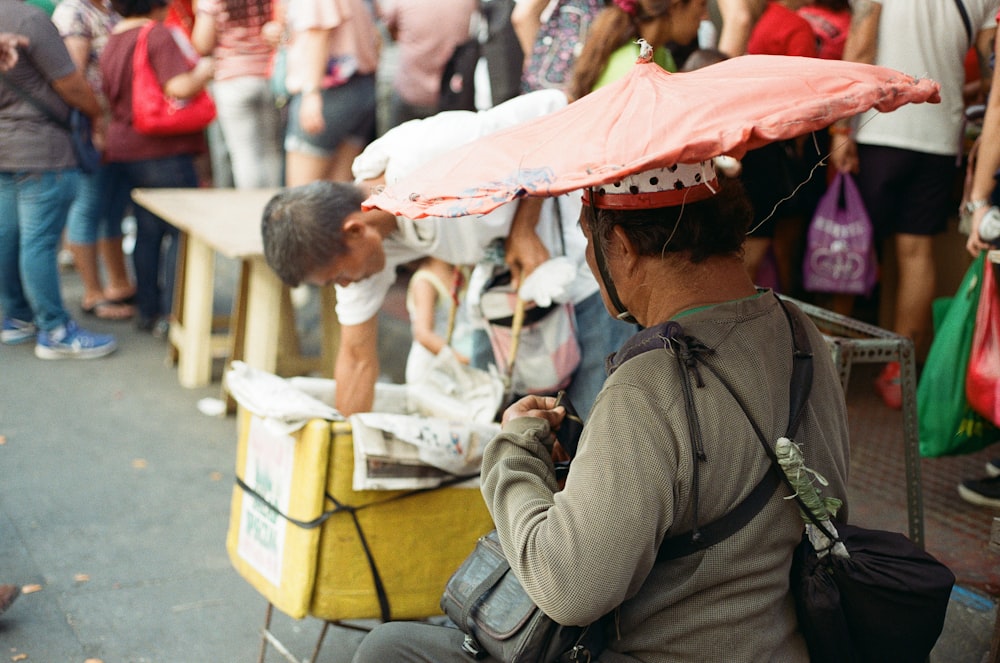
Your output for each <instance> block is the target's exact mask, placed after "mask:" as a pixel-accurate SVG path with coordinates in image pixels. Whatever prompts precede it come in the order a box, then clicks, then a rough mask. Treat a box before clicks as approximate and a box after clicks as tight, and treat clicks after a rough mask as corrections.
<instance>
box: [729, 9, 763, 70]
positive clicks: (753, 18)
mask: <svg viewBox="0 0 1000 663" xmlns="http://www.w3.org/2000/svg"><path fill="white" fill-rule="evenodd" d="M718 5H719V13H720V14H721V15H722V30H721V31H720V33H719V50H720V51H722V52H723V53H725V54H726V55H728V56H729V57H736V56H738V55H746V52H747V42H749V41H750V33H751V32H752V31H753V26H754V25H755V24H756V23H757V19H759V18H760V15H761V14H763V13H764V10H765V9H766V8H767V0H718Z"/></svg>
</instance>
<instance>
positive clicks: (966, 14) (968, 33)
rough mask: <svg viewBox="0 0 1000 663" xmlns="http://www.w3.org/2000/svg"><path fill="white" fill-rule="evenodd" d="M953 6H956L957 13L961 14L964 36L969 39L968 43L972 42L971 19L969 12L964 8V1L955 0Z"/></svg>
mask: <svg viewBox="0 0 1000 663" xmlns="http://www.w3.org/2000/svg"><path fill="white" fill-rule="evenodd" d="M955 6H956V7H957V8H958V13H959V14H961V15H962V25H964V26H965V37H966V38H967V39H968V40H969V44H970V45H971V44H972V20H971V19H970V18H969V12H968V10H966V9H965V3H963V2H962V0H955Z"/></svg>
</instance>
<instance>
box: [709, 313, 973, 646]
mask: <svg viewBox="0 0 1000 663" xmlns="http://www.w3.org/2000/svg"><path fill="white" fill-rule="evenodd" d="M785 310H786V314H789V322H790V323H791V325H792V338H793V340H794V343H795V354H794V357H795V359H799V358H801V357H808V358H809V360H810V362H811V357H812V348H811V344H810V342H809V337H808V336H807V335H806V334H805V333H804V332H803V331H802V330H801V328H799V329H797V327H799V326H800V325H799V323H798V321H797V320H796V319H795V317H794V316H792V315H791V314H790V309H789V308H788V307H786V309H785ZM695 357H696V358H697V359H698V360H699V363H700V364H701V366H703V367H705V368H706V369H708V371H709V372H710V373H712V374H713V375H714V376H715V377H716V378H718V380H719V381H720V382H722V384H723V386H724V387H725V388H726V390H727V391H729V393H730V394H731V395H732V396H733V398H734V399H735V400H736V402H737V403H738V404H739V406H740V408H741V409H742V410H743V412H744V414H745V415H746V417H747V419H748V420H749V421H750V424H751V427H752V428H753V429H754V432H755V434H756V436H757V439H758V441H759V442H760V444H761V446H762V447H763V449H764V452H765V453H766V454H767V456H768V458H769V459H770V460H771V471H772V472H774V473H776V474H777V475H778V478H779V479H780V480H781V482H783V483H784V484H785V485H786V486H787V487H788V489H789V491H790V492H791V495H792V497H793V498H794V499H795V502H796V503H797V504H798V507H799V511H800V513H801V514H802V515H803V518H805V519H806V531H805V533H803V535H802V540H801V542H800V543H799V545H798V546H797V547H796V549H795V552H794V555H793V560H792V568H791V574H790V583H791V592H792V596H793V597H794V599H795V611H796V613H797V616H798V619H799V628H800V629H801V631H802V634H803V636H804V637H805V640H806V645H807V646H808V648H809V657H810V660H811V661H814V662H817V663H827V662H828V663H843V662H844V661H849V662H853V661H861V662H864V663H868V662H871V663H878V662H881V661H894V662H898V663H910V662H912V663H923V662H925V661H926V660H927V656H928V655H929V654H930V651H931V649H933V647H934V643H935V642H937V639H938V637H939V636H940V635H941V630H942V629H943V628H944V619H945V614H946V613H947V611H948V600H949V598H950V596H951V590H952V587H953V586H954V584H955V574H953V573H952V572H951V570H950V569H949V568H948V567H947V566H945V565H944V564H942V563H941V562H939V561H938V560H937V559H935V558H934V557H932V556H931V555H930V554H929V553H927V552H925V551H924V550H923V549H921V548H920V547H919V546H918V545H916V544H915V543H913V542H912V541H910V540H909V539H907V538H906V537H905V536H903V535H902V534H898V533H896V532H888V531H882V530H874V529H865V528H861V527H856V526H852V525H846V524H840V523H835V521H833V520H832V515H833V514H831V513H830V509H829V508H828V505H827V498H822V497H820V496H819V495H818V491H817V490H816V488H815V487H814V486H813V485H812V479H811V477H810V476H809V470H808V468H806V467H805V465H804V464H803V462H802V458H801V455H800V454H799V452H798V447H797V446H796V445H795V444H794V443H793V442H791V441H790V440H789V439H788V438H782V439H781V440H779V441H778V444H777V445H775V446H776V447H777V449H778V450H777V451H776V450H775V449H773V448H772V447H771V445H770V444H769V443H768V442H767V440H766V439H765V437H764V434H763V433H762V432H761V429H760V427H759V426H758V425H757V424H756V422H754V420H753V418H752V417H751V416H750V410H749V409H748V408H747V406H746V404H745V403H744V402H743V399H742V398H741V397H740V396H739V394H738V393H737V392H735V391H734V390H733V388H732V386H731V385H730V384H729V383H728V382H727V381H726V380H725V379H724V378H723V377H722V376H721V375H720V374H719V372H718V371H717V370H716V369H715V367H714V366H712V365H711V364H709V363H707V362H705V361H704V360H703V358H702V357H701V356H700V355H695ZM793 366H794V364H793ZM804 380H807V381H804ZM811 381H812V369H811V367H810V369H809V374H808V376H807V377H806V378H802V377H798V378H797V377H796V376H795V369H794V368H793V383H792V387H791V392H792V394H793V396H794V394H795V393H796V392H797V391H801V390H802V389H803V385H809V384H811ZM793 409H794V408H793ZM789 428H790V429H791V426H790V427H789ZM783 443H784V444H783ZM779 456H780V459H779ZM817 481H818V480H817ZM819 483H823V482H822V481H819ZM810 492H811V493H812V494H811V495H810V494H809V493H810ZM835 501H836V502H838V503H839V500H835ZM744 503H745V502H744ZM743 510H744V509H743V503H741V504H740V505H739V506H737V507H736V509H734V510H733V511H732V512H730V514H727V515H726V516H723V518H722V519H720V520H719V521H715V522H713V523H712V524H711V525H709V526H707V527H706V529H708V528H709V527H716V526H717V523H720V522H726V521H727V520H729V519H730V517H731V516H732V514H733V513H740V512H742V511H743ZM758 510H759V509H758ZM817 531H818V532H819V533H822V534H824V535H825V537H824V539H825V541H824V544H823V547H821V548H820V550H817V549H816V547H814V543H813V540H814V539H813V538H811V536H810V534H812V535H813V536H814V537H816V540H823V539H820V538H819V537H818V536H817Z"/></svg>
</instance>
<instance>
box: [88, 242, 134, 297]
mask: <svg viewBox="0 0 1000 663" xmlns="http://www.w3.org/2000/svg"><path fill="white" fill-rule="evenodd" d="M97 252H98V254H99V255H100V257H101V262H102V263H103V264H104V271H105V274H106V276H107V277H108V284H107V286H106V287H105V288H104V297H105V298H106V299H109V300H111V301H121V300H124V299H128V298H129V297H132V296H133V295H135V286H134V285H132V282H131V281H130V280H129V275H128V268H127V267H126V266H125V251H124V250H123V248H122V238H121V237H110V238H104V239H99V240H97Z"/></svg>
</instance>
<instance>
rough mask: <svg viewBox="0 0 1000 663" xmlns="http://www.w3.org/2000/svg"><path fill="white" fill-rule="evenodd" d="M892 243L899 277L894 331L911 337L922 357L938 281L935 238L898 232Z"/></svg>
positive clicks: (929, 337) (928, 342)
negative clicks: (893, 243)
mask: <svg viewBox="0 0 1000 663" xmlns="http://www.w3.org/2000/svg"><path fill="white" fill-rule="evenodd" d="M895 243H896V262H897V264H898V268H899V278H898V280H897V285H896V302H895V307H894V311H895V316H894V322H893V331H895V332H896V333H897V334H900V335H901V336H906V337H908V338H911V339H913V344H914V347H915V348H916V355H917V357H925V356H926V355H927V349H928V348H929V347H930V341H931V335H932V331H931V330H932V321H931V303H932V302H933V301H934V294H935V288H936V284H937V279H936V271H935V268H934V250H933V249H934V238H933V237H931V236H930V235H908V234H904V233H900V234H898V235H896V237H895Z"/></svg>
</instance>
